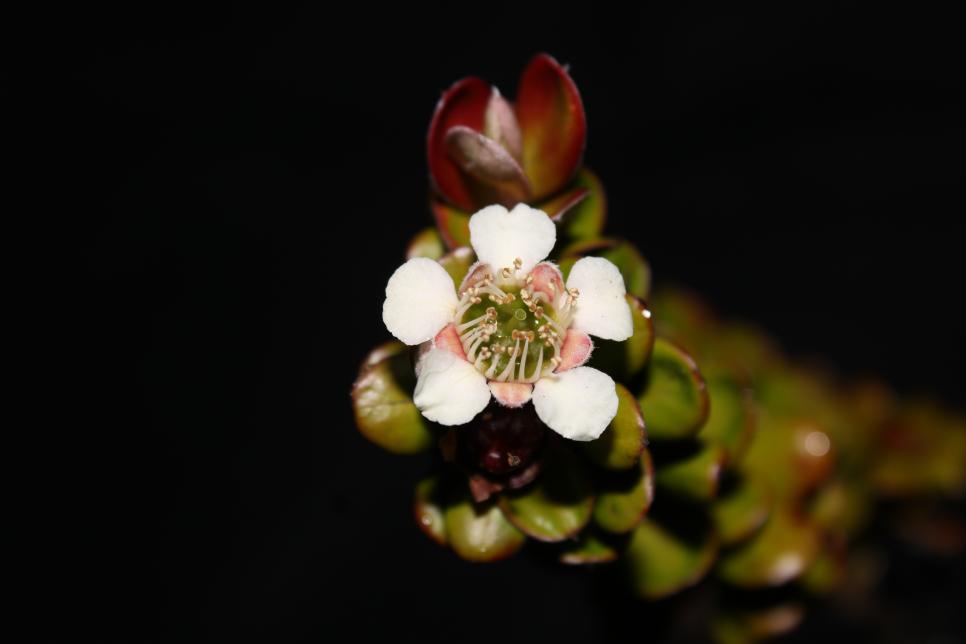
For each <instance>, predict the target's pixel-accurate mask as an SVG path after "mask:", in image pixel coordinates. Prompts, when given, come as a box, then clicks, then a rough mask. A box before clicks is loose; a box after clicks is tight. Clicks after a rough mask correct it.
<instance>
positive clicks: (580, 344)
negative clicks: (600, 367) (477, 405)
mask: <svg viewBox="0 0 966 644" xmlns="http://www.w3.org/2000/svg"><path fill="white" fill-rule="evenodd" d="M593 350H594V342H593V340H591V339H590V336H589V335H587V334H586V333H584V332H583V331H578V330H576V329H569V330H568V331H567V335H566V336H565V337H564V342H563V346H562V347H560V365H559V366H558V367H557V369H556V372H557V373H560V372H561V371H566V370H567V369H573V368H574V367H579V366H580V365H582V364H584V363H585V362H587V359H588V358H590V352H591V351H593ZM491 389H492V386H491Z"/></svg>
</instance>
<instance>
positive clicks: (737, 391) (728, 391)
mask: <svg viewBox="0 0 966 644" xmlns="http://www.w3.org/2000/svg"><path fill="white" fill-rule="evenodd" d="M705 382H706V383H707V388H708V399H709V400H710V404H711V408H710V410H709V412H708V420H707V421H706V422H705V424H704V428H703V429H702V430H701V434H700V436H699V437H700V439H701V440H702V441H704V442H706V443H709V444H714V445H720V446H721V447H722V448H723V449H724V450H725V454H726V455H727V460H728V463H736V462H738V461H739V460H740V459H741V457H742V456H743V455H744V453H745V450H746V449H747V447H748V445H749V444H750V442H751V439H752V437H753V436H754V433H755V410H754V402H753V400H752V392H751V389H750V388H749V387H744V386H742V385H741V384H739V383H738V381H737V380H736V379H735V378H734V377H733V376H731V375H729V374H726V373H724V372H721V371H717V372H714V373H712V374H709V375H707V378H706V381H705Z"/></svg>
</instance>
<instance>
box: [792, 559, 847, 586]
mask: <svg viewBox="0 0 966 644" xmlns="http://www.w3.org/2000/svg"><path fill="white" fill-rule="evenodd" d="M846 566H847V563H846V559H845V548H825V549H823V550H822V551H821V552H819V554H818V555H817V556H816V557H815V560H814V561H812V564H811V565H810V566H809V567H808V569H806V570H805V573H804V574H803V575H802V578H801V580H800V582H801V585H802V586H803V587H804V588H805V589H806V590H807V591H808V592H810V593H812V594H813V595H826V594H828V593H830V592H832V591H833V590H835V589H836V588H838V587H840V586H841V585H842V583H843V582H844V581H845V576H846V574H847V569H846Z"/></svg>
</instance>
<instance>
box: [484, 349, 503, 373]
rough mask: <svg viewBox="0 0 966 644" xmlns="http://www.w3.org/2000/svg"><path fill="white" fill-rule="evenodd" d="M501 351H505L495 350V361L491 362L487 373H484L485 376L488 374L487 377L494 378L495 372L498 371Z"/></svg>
mask: <svg viewBox="0 0 966 644" xmlns="http://www.w3.org/2000/svg"><path fill="white" fill-rule="evenodd" d="M497 346H499V345H497ZM501 353H503V352H502V351H499V352H497V351H494V352H493V361H492V362H491V363H490V368H489V369H487V370H486V373H484V374H483V375H484V376H486V379H487V380H493V374H494V373H496V366H497V365H498V364H500V354H501Z"/></svg>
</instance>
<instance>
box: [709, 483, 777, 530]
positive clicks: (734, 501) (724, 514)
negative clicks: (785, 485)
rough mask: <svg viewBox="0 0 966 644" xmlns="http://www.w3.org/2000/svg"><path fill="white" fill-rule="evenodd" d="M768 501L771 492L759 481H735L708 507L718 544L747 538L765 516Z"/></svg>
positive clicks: (769, 506) (769, 500) (766, 515)
mask: <svg viewBox="0 0 966 644" xmlns="http://www.w3.org/2000/svg"><path fill="white" fill-rule="evenodd" d="M771 503H772V501H771V495H770V494H768V492H767V491H766V490H765V488H764V486H763V485H761V484H760V483H759V484H755V483H753V482H751V481H749V480H747V479H741V480H739V481H735V482H734V485H732V486H731V488H730V489H728V490H727V491H726V492H725V493H724V494H723V495H722V496H720V497H719V498H718V499H717V500H716V501H715V503H714V506H713V510H712V517H713V518H714V523H715V525H716V526H717V528H718V536H719V537H720V538H721V544H722V545H726V546H730V545H733V544H736V543H739V542H741V541H745V540H746V539H748V538H750V537H751V536H752V535H753V534H754V533H755V532H757V531H758V530H759V529H760V528H761V526H762V525H764V523H765V521H766V520H767V519H768V514H769V513H770V512H771Z"/></svg>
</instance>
